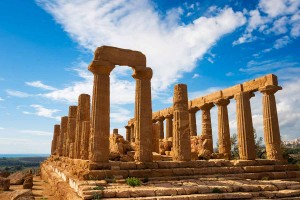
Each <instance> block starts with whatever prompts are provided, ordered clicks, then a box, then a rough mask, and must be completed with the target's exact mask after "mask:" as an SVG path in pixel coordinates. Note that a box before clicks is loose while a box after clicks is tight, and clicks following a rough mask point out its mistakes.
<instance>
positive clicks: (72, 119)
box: [66, 106, 77, 158]
mask: <svg viewBox="0 0 300 200" xmlns="http://www.w3.org/2000/svg"><path fill="white" fill-rule="evenodd" d="M68 116H69V117H68V126H67V142H66V156H68V157H70V158H73V157H74V156H73V153H74V152H73V149H72V152H71V144H73V146H74V143H75V132H76V116H77V106H69V115H68Z"/></svg>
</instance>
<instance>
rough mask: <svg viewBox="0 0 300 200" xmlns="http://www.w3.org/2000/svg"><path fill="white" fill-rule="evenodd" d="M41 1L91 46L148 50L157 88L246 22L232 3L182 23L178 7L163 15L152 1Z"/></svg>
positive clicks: (81, 41) (190, 67) (77, 38)
mask: <svg viewBox="0 0 300 200" xmlns="http://www.w3.org/2000/svg"><path fill="white" fill-rule="evenodd" d="M37 2H38V4H39V5H40V6H42V7H43V8H44V9H45V10H47V11H48V12H49V13H51V14H52V15H53V16H54V18H55V20H56V21H57V22H58V23H59V24H61V25H62V26H63V28H64V30H65V31H66V32H67V33H69V35H70V36H71V37H72V38H73V39H74V40H75V41H77V42H78V43H79V44H80V45H81V46H83V47H85V48H87V49H89V50H90V51H94V50H95V48H96V47H97V46H101V45H104V44H105V45H112V46H118V47H123V48H129V49H135V50H140V51H142V52H143V53H145V54H146V56H147V60H148V65H149V66H150V67H152V68H153V69H154V77H153V81H152V85H153V88H154V90H155V89H158V90H164V89H166V88H167V87H168V86H170V84H172V83H174V82H176V80H178V78H180V77H181V76H182V74H183V73H184V72H189V71H191V70H193V69H194V67H195V65H196V61H197V60H198V59H201V58H202V57H203V55H204V54H205V53H206V52H207V50H208V49H209V48H211V47H212V46H213V45H214V44H215V43H216V41H217V40H218V39H220V38H221V37H222V36H224V35H225V34H227V33H231V32H232V31H234V30H235V29H236V28H237V27H239V26H241V25H243V24H244V23H245V18H244V16H243V14H242V13H241V12H234V11H233V10H232V9H231V8H228V7H226V8H224V9H220V10H218V12H217V13H216V14H215V15H214V16H212V17H200V18H198V19H196V20H194V21H193V22H192V23H190V24H187V25H183V24H181V22H180V21H179V18H178V16H179V15H180V12H179V11H178V10H177V11H176V10H172V12H171V11H167V17H163V16H161V15H159V13H158V12H157V11H155V10H154V7H153V5H152V3H150V2H149V1H147V0H140V1H135V0H127V1H125V0H119V1H102V2H99V1H84V0H78V1H76V2H74V1H70V0H69V1H56V0H52V1H51V0H40V1H37ZM170 19H172V20H170Z"/></svg>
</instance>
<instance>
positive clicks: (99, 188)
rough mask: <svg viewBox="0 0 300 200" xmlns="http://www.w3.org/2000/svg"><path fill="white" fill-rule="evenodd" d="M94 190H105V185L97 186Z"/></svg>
mask: <svg viewBox="0 0 300 200" xmlns="http://www.w3.org/2000/svg"><path fill="white" fill-rule="evenodd" d="M93 190H104V187H102V186H96V187H94V188H93Z"/></svg>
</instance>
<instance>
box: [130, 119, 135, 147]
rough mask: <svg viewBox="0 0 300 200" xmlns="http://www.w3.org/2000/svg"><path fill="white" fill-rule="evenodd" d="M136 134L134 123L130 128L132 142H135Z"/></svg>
mask: <svg viewBox="0 0 300 200" xmlns="http://www.w3.org/2000/svg"><path fill="white" fill-rule="evenodd" d="M134 134H135V131H134V123H132V124H131V126H130V142H135V138H134Z"/></svg>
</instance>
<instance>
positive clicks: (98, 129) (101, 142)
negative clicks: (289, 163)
mask: <svg viewBox="0 0 300 200" xmlns="http://www.w3.org/2000/svg"><path fill="white" fill-rule="evenodd" d="M114 67H115V66H114V65H111V64H109V63H106V64H105V65H103V63H100V64H99V63H98V62H97V61H93V62H92V63H91V64H90V65H89V68H88V69H89V70H90V71H91V72H93V74H94V88H93V104H92V121H91V126H92V127H91V141H90V142H91V143H90V148H89V150H90V152H89V159H90V160H91V161H94V162H108V161H109V127H110V117H109V115H110V77H109V75H110V72H111V71H112V70H113V69H114Z"/></svg>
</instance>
